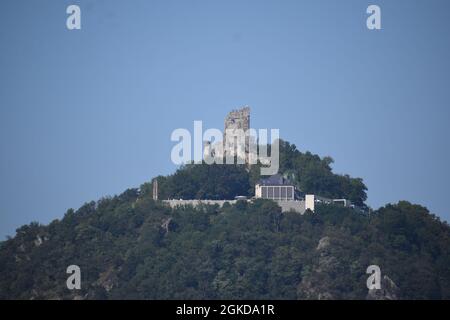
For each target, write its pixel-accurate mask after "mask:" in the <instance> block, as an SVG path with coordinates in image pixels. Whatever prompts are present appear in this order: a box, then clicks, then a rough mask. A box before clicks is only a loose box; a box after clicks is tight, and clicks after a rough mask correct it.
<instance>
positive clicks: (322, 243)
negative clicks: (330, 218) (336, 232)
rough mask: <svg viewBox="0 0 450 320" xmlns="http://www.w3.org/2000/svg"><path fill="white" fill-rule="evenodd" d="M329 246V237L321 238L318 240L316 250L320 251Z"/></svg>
mask: <svg viewBox="0 0 450 320" xmlns="http://www.w3.org/2000/svg"><path fill="white" fill-rule="evenodd" d="M329 246H330V237H323V238H322V239H320V240H319V244H318V245H317V248H316V250H318V251H320V250H323V249H325V248H328V247H329Z"/></svg>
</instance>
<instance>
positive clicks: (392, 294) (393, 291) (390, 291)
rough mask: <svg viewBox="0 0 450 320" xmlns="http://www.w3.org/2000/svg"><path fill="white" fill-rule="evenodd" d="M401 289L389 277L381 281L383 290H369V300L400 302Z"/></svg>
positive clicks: (384, 277)
mask: <svg viewBox="0 0 450 320" xmlns="http://www.w3.org/2000/svg"><path fill="white" fill-rule="evenodd" d="M399 291H400V289H399V288H398V287H397V285H396V284H395V282H394V281H392V279H391V278H389V277H388V276H386V275H385V276H383V278H382V279H381V289H369V292H368V293H367V297H366V299H367V300H398V299H399Z"/></svg>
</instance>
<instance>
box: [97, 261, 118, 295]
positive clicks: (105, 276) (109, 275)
mask: <svg viewBox="0 0 450 320" xmlns="http://www.w3.org/2000/svg"><path fill="white" fill-rule="evenodd" d="M117 282H118V277H117V271H116V270H115V269H114V267H112V266H111V267H109V268H108V270H106V271H105V272H103V273H101V274H100V277H99V278H98V280H97V282H96V284H97V285H99V286H101V287H102V288H103V289H105V290H106V292H109V291H111V290H112V289H113V288H114V287H115V286H116V285H117Z"/></svg>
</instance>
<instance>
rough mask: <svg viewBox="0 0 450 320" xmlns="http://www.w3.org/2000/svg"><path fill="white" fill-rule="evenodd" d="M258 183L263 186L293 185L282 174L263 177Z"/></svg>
mask: <svg viewBox="0 0 450 320" xmlns="http://www.w3.org/2000/svg"><path fill="white" fill-rule="evenodd" d="M258 184H260V185H263V186H292V185H293V184H292V183H291V182H290V181H289V180H288V179H285V178H284V177H283V176H282V175H281V174H276V175H273V176H270V177H268V178H266V179H261V180H259V181H258Z"/></svg>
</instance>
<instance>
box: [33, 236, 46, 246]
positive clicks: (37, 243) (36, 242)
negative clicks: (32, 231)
mask: <svg viewBox="0 0 450 320" xmlns="http://www.w3.org/2000/svg"><path fill="white" fill-rule="evenodd" d="M43 243H44V241H43V240H42V238H41V236H40V235H37V236H36V239H35V240H34V245H35V246H36V247H39V246H41V244H43Z"/></svg>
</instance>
